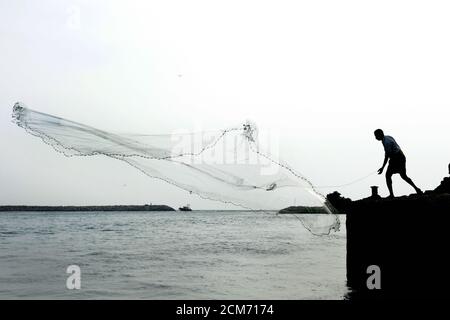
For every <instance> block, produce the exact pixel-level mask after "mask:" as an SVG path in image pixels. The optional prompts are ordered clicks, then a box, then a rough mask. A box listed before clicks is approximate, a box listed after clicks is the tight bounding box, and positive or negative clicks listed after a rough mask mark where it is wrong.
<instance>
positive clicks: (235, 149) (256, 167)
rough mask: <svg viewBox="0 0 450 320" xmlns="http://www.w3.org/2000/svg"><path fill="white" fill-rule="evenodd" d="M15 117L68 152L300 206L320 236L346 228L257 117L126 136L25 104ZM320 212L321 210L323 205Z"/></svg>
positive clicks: (227, 195)
mask: <svg viewBox="0 0 450 320" xmlns="http://www.w3.org/2000/svg"><path fill="white" fill-rule="evenodd" d="M13 121H14V122H15V123H16V124H17V125H18V126H20V127H22V128H24V129H25V130H26V131H27V132H28V133H30V134H32V135H34V136H36V137H39V138H40V139H42V141H43V142H45V143H46V144H48V145H50V146H52V147H53V148H54V149H55V150H56V151H58V152H60V153H62V154H64V155H65V156H67V157H73V156H83V157H89V156H99V155H103V156H107V157H111V158H114V159H118V160H121V161H124V162H126V163H128V164H129V165H131V166H133V167H134V168H136V169H137V170H139V171H140V172H142V173H143V174H145V175H147V176H148V177H151V178H156V179H161V180H163V181H165V182H167V183H170V184H172V185H173V186H176V187H178V188H181V189H183V190H185V191H187V192H189V193H191V194H194V195H197V196H199V197H201V198H203V199H208V200H213V201H218V202H222V203H227V204H232V205H234V206H237V207H240V208H244V209H248V210H254V211H262V212H275V213H276V212H278V211H279V210H280V209H283V208H286V207H290V206H292V205H294V204H296V205H297V206H301V207H303V208H304V209H305V210H306V211H307V209H308V208H310V207H314V208H316V209H317V208H322V209H323V210H322V211H321V212H322V213H319V214H317V213H316V214H305V215H303V214H299V215H296V217H297V218H298V219H299V220H300V221H301V222H302V224H303V225H304V226H305V227H306V228H307V229H308V230H310V231H311V232H312V233H314V234H320V235H321V234H328V233H330V231H331V230H338V229H339V218H338V217H337V216H336V215H334V214H333V213H332V211H331V210H330V207H329V204H327V202H326V200H325V198H324V197H323V195H321V194H320V193H319V192H318V191H317V190H316V189H315V188H314V185H313V184H312V183H311V182H310V181H309V180H308V179H307V178H306V177H305V176H303V175H302V174H300V173H299V172H297V171H296V170H294V169H293V168H292V167H290V166H289V165H288V164H286V163H285V162H283V161H282V160H281V159H280V157H278V156H274V155H273V154H270V153H269V152H268V151H267V150H265V149H264V148H262V146H261V145H260V143H259V140H258V133H259V131H258V128H257V126H256V125H255V124H254V123H251V122H249V121H247V122H245V123H243V124H241V125H238V126H235V127H231V128H228V129H224V130H218V131H203V132H195V133H175V134H157V135H155V134H122V133H113V132H107V131H102V130H99V129H96V128H93V127H90V126H87V125H84V124H81V123H77V122H74V121H70V120H66V119H63V118H60V117H56V116H53V115H49V114H45V113H41V112H37V111H34V110H31V109H29V108H27V107H26V106H25V105H24V104H22V103H16V104H15V105H14V107H13ZM319 211H320V210H319Z"/></svg>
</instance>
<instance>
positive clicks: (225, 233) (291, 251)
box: [0, 211, 348, 299]
mask: <svg viewBox="0 0 450 320" xmlns="http://www.w3.org/2000/svg"><path fill="white" fill-rule="evenodd" d="M340 219H341V231H339V232H337V233H332V234H331V235H329V236H315V235H313V234H311V233H310V232H308V231H307V230H306V229H304V227H303V226H302V224H301V223H300V221H299V220H298V219H297V218H295V216H293V215H276V214H267V213H255V212H246V211H191V212H1V213H0V299H343V298H344V297H345V295H346V294H347V292H348V289H347V287H346V278H345V257H346V249H345V248H346V245H345V243H346V233H345V217H344V216H341V217H340ZM71 265H75V266H78V267H79V270H80V273H79V274H77V275H76V276H79V280H80V282H79V283H80V289H68V288H69V287H70V286H68V285H67V282H68V281H67V279H68V278H69V277H71V276H73V275H72V274H69V273H66V272H67V268H68V267H69V266H71Z"/></svg>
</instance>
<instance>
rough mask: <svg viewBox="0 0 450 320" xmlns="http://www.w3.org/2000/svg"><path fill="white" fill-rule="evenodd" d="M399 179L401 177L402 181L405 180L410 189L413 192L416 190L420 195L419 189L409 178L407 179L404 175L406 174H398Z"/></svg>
mask: <svg viewBox="0 0 450 320" xmlns="http://www.w3.org/2000/svg"><path fill="white" fill-rule="evenodd" d="M400 177H402V179H403V180H405V181H406V182H407V183H408V184H409V185H410V186H411V187H413V188H414V190H416V192H417V193H419V194H421V193H422V190H420V189H419V188H418V187H417V186H416V185H415V184H414V182H413V181H412V180H411V178H410V177H408V176H407V175H406V172H402V173H400Z"/></svg>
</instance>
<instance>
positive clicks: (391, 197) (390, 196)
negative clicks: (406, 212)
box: [386, 194, 395, 199]
mask: <svg viewBox="0 0 450 320" xmlns="http://www.w3.org/2000/svg"><path fill="white" fill-rule="evenodd" d="M394 198H395V197H394V195H393V194H390V195H388V196H387V197H386V199H394Z"/></svg>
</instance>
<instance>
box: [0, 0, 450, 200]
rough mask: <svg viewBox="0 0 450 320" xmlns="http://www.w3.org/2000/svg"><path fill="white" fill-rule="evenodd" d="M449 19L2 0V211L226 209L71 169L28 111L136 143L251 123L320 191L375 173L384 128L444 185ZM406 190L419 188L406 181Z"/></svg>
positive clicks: (271, 6)
mask: <svg viewBox="0 0 450 320" xmlns="http://www.w3.org/2000/svg"><path fill="white" fill-rule="evenodd" d="M449 16H450V4H449V3H448V1H394V0H389V1H360V0H359V1H280V0H277V1H261V0H260V1H242V0H240V1H230V0H228V1H211V0H209V1H181V0H180V1H168V0H164V1H119V0H96V1H88V0H85V1H58V0H42V1H33V0H28V1H26V0H0V54H1V59H0V130H1V132H0V133H1V138H0V150H1V151H2V152H1V160H0V204H40V205H44V204H49V205H56V204H75V205H83V204H131V203H133V204H134V203H136V204H140V203H149V202H152V203H164V204H169V205H172V206H179V205H182V204H185V203H191V205H192V206H193V207H196V208H208V207H212V206H217V205H216V204H211V203H206V202H205V201H202V200H199V199H198V198H197V197H196V196H191V195H189V194H187V193H186V192H184V191H180V190H177V189H175V188H174V187H172V186H170V185H165V184H164V183H163V182H160V181H156V180H150V179H148V178H147V177H146V176H144V175H142V174H140V173H139V172H138V171H137V170H135V169H133V168H132V167H129V166H127V165H126V164H125V163H122V162H120V161H115V160H113V159H109V158H102V157H92V158H65V157H64V156H62V155H61V154H58V153H56V152H55V151H54V150H53V149H51V148H50V147H48V146H47V145H45V144H43V143H42V142H41V141H40V140H39V139H37V138H35V137H32V136H31V135H28V134H26V132H25V131H24V130H22V129H21V128H18V127H17V126H16V125H14V124H13V123H11V110H12V106H13V105H14V103H15V102H16V101H22V102H24V103H25V104H27V105H28V106H29V107H30V108H32V109H35V110H38V111H42V112H46V113H50V114H55V115H58V116H61V117H64V118H67V119H71V120H75V121H78V122H82V123H86V124H89V125H92V126H95V127H97V128H100V129H105V130H112V131H125V132H142V133H162V132H169V133H170V132H173V131H176V130H189V131H191V130H198V129H199V128H201V129H205V130H206V129H219V128H225V127H229V126H230V125H235V124H237V123H241V122H242V121H245V120H246V119H251V120H252V121H254V122H256V123H257V124H258V126H259V127H263V128H268V129H270V130H273V131H274V132H278V133H279V135H280V139H281V140H280V156H281V157H282V158H283V159H284V160H285V161H286V162H288V163H289V164H291V165H292V166H293V167H294V168H296V169H297V170H298V171H300V172H302V173H303V174H304V175H305V176H307V177H308V178H310V180H312V182H313V183H314V184H316V185H318V186H323V185H341V184H345V183H347V182H349V181H352V180H355V179H358V178H360V177H362V176H365V175H367V174H369V173H371V172H374V171H375V170H377V169H378V168H379V167H380V166H381V164H382V161H383V156H384V154H383V148H382V145H381V143H380V142H378V141H376V140H375V139H374V137H373V130H374V129H376V128H382V129H384V131H385V133H386V134H390V135H392V136H394V138H395V139H396V140H397V142H398V143H399V144H400V146H401V147H402V149H403V151H404V152H405V154H406V156H407V168H408V173H409V175H410V177H411V178H412V179H413V180H414V181H415V182H416V184H417V185H418V186H419V187H421V188H422V189H433V188H434V187H436V186H437V185H438V184H439V182H440V181H441V180H442V178H443V176H444V175H447V165H448V163H449V162H450V147H449V146H450V134H449V133H450V126H449V125H448V118H449V115H450V91H449V88H450V59H449V58H448V57H450V20H449V19H448V17H449ZM371 185H379V186H380V187H381V188H380V189H381V190H380V192H381V194H382V195H387V188H386V186H385V183H384V176H378V175H373V176H371V177H370V178H368V179H366V180H364V181H362V182H360V183H357V184H354V185H352V186H349V187H345V188H340V189H339V188H338V190H339V191H341V193H343V194H344V195H345V196H350V197H352V198H360V197H364V196H367V195H368V194H369V192H370V190H369V186H371ZM329 191H333V188H331V189H323V192H324V193H326V192H329ZM394 191H396V194H397V195H400V194H407V193H411V192H412V191H413V190H412V188H411V187H410V186H409V185H407V184H406V183H404V182H403V181H401V180H400V178H399V177H398V176H395V178H394Z"/></svg>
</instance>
